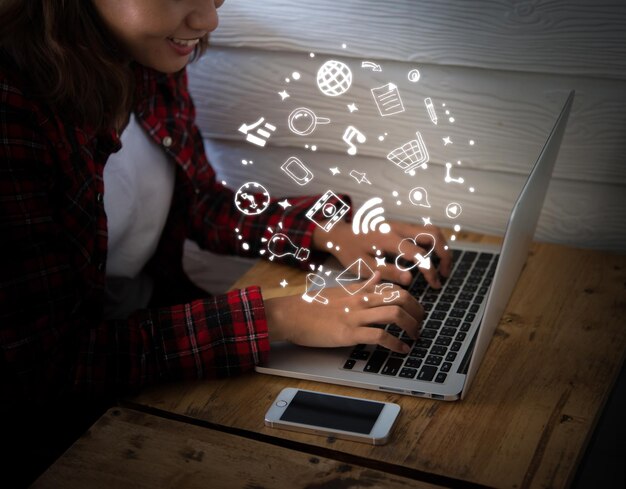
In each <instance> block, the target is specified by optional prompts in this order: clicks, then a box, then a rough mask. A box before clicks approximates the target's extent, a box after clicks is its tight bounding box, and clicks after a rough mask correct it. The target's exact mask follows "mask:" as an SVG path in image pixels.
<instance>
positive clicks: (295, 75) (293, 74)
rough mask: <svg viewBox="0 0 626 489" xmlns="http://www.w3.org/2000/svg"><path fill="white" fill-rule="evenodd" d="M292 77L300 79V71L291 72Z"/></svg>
mask: <svg viewBox="0 0 626 489" xmlns="http://www.w3.org/2000/svg"><path fill="white" fill-rule="evenodd" d="M291 78H293V79H294V80H299V79H300V73H298V72H297V71H294V72H293V73H292V74H291Z"/></svg>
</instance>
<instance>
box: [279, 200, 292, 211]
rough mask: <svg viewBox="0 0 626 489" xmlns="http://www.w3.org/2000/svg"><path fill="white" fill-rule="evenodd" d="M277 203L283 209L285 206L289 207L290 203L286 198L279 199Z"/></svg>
mask: <svg viewBox="0 0 626 489" xmlns="http://www.w3.org/2000/svg"><path fill="white" fill-rule="evenodd" d="M278 205H279V206H281V207H282V208H283V209H286V208H287V207H291V204H290V203H289V201H288V200H287V199H285V200H281V201H280V202H279V203H278Z"/></svg>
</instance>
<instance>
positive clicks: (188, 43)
mask: <svg viewBox="0 0 626 489" xmlns="http://www.w3.org/2000/svg"><path fill="white" fill-rule="evenodd" d="M168 39H169V40H170V41H171V42H173V43H174V44H176V45H178V46H183V47H193V46H195V45H196V44H198V43H199V42H200V39H199V38H196V39H179V38H176V37H168Z"/></svg>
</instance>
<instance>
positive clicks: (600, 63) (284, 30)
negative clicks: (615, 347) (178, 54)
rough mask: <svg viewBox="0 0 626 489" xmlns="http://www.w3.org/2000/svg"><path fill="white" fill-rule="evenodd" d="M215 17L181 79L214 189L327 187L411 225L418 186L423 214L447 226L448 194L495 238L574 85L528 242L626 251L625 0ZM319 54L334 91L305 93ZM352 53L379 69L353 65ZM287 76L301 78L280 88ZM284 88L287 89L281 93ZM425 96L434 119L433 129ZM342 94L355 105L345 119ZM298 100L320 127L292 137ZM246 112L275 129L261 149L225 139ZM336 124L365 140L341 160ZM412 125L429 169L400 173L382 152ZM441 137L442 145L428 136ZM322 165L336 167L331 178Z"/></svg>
mask: <svg viewBox="0 0 626 489" xmlns="http://www.w3.org/2000/svg"><path fill="white" fill-rule="evenodd" d="M219 13H220V27H219V28H218V30H217V31H216V32H215V33H214V34H213V36H212V39H211V43H212V47H211V49H210V50H209V51H208V52H207V54H206V55H205V56H204V57H203V58H202V59H201V60H199V61H198V62H196V63H195V64H193V65H191V66H190V68H189V73H190V82H191V88H192V94H193V96H194V100H195V102H196V106H197V112H198V122H199V125H200V128H201V130H202V131H203V134H204V136H205V138H207V145H206V146H207V149H208V152H209V157H210V159H211V161H212V163H213V164H214V165H215V167H216V168H217V170H218V174H219V176H220V178H221V179H224V180H225V181H226V182H227V184H228V185H229V186H231V187H233V188H235V187H237V186H239V185H240V184H242V183H243V182H245V181H250V180H257V181H259V182H261V183H263V184H264V185H266V186H267V187H268V189H269V190H270V193H271V194H272V195H276V196H278V195H286V196H288V195H294V194H304V193H306V194H311V193H323V192H324V191H326V190H327V189H329V188H332V189H334V190H335V191H337V192H347V193H349V194H351V195H352V196H353V199H354V201H355V203H357V204H358V203H361V202H363V201H364V200H365V199H366V198H369V197H371V196H374V195H378V196H380V197H382V198H383V199H384V200H385V208H386V214H387V215H388V216H389V217H394V218H401V219H409V220H410V219H416V218H419V217H422V215H425V214H423V213H421V212H420V211H422V210H424V209H423V208H416V207H415V206H413V205H411V204H410V203H409V202H408V190H409V189H410V188H412V187H415V186H418V185H420V186H423V187H424V188H427V189H428V190H429V195H430V202H431V204H432V208H431V209H429V210H428V211H429V212H430V215H431V216H432V219H433V222H434V223H436V224H439V225H442V226H449V225H450V224H452V223H451V221H449V220H448V219H447V218H446V216H445V214H444V211H443V210H444V208H445V203H446V202H449V201H450V200H455V201H458V202H462V203H463V214H462V215H461V217H459V219H458V223H459V224H461V225H462V227H463V228H464V229H468V230H476V231H482V232H488V233H494V234H502V233H503V232H504V228H505V224H506V219H507V216H508V212H509V210H510V208H511V206H512V204H513V201H514V199H515V196H516V194H517V192H519V189H520V188H521V186H522V185H523V182H524V179H525V175H527V173H528V171H529V170H530V168H531V166H532V164H533V163H534V161H535V159H536V157H537V155H538V153H539V151H540V149H541V147H542V145H543V143H544V142H545V139H546V137H547V134H548V132H549V130H550V128H551V127H552V124H553V122H554V120H555V118H556V116H557V115H558V112H559V110H560V108H561V106H562V103H563V102H564V100H565V98H566V96H567V93H568V91H569V90H570V89H575V90H576V101H575V104H574V107H573V111H572V114H571V117H570V122H569V126H568V129H567V132H566V135H565V138H564V141H563V146H562V149H561V153H560V155H559V160H558V162H557V166H556V168H555V172H554V176H553V180H552V183H551V185H550V189H549V193H548V196H547V198H546V202H545V205H544V209H543V212H542V215H541V219H540V223H539V227H538V230H537V235H536V239H538V240H541V241H550V242H557V243H565V244H569V245H572V246H576V247H592V248H597V249H606V250H613V251H621V252H624V251H626V1H624V0H609V1H604V2H597V1H593V0H579V1H576V2H572V1H566V0H551V1H548V0H534V1H513V0H480V1H477V0H474V1H471V2H469V1H463V0H457V1H452V0H445V1H442V0H437V1H434V0H432V1H417V0H394V1H382V0H377V1H374V0H342V1H336V0H316V1H315V2H308V1H290V0H266V1H258V0H227V1H226V3H225V4H224V6H223V7H222V8H221V9H220V11H219ZM343 43H345V44H346V47H345V48H343V47H342V44H343ZM311 52H313V53H315V57H314V58H311V57H310V56H309V53H311ZM328 59H337V60H341V61H343V62H345V63H346V64H347V65H348V66H349V67H350V68H351V70H352V72H353V74H354V82H353V85H352V87H351V88H350V90H349V91H348V92H347V93H346V94H344V95H342V96H340V97H326V96H324V95H322V93H321V92H320V91H319V90H318V89H317V87H316V83H315V74H316V72H317V69H318V68H319V66H320V65H321V64H322V63H323V62H324V61H326V60H328ZM363 60H370V61H374V62H376V63H378V64H380V65H381V67H382V70H383V71H382V72H379V73H375V72H372V71H371V70H366V69H362V68H361V62H362V61H363ZM414 68H417V69H419V70H420V73H421V75H422V76H421V78H420V80H419V82H417V83H411V82H410V81H409V80H408V79H407V73H408V72H409V71H410V70H411V69H414ZM294 71H297V72H299V73H300V74H301V78H300V79H299V80H292V81H291V82H290V83H286V82H285V78H286V77H291V74H292V73H293V72H294ZM390 81H393V82H395V83H396V84H397V85H398V88H399V90H400V92H401V95H402V99H403V102H404V105H405V107H406V109H407V110H406V111H405V112H404V113H402V114H398V115H394V116H391V117H384V118H382V117H380V115H379V114H378V112H377V109H376V107H375V105H374V103H373V99H372V96H371V93H370V89H371V88H372V87H376V86H379V85H382V84H384V83H387V82H390ZM283 89H286V90H287V91H288V92H289V94H290V97H289V98H288V99H286V100H285V101H284V102H283V101H281V97H280V96H279V95H278V92H279V91H281V90H283ZM425 97H431V98H432V100H433V101H434V102H435V105H436V110H437V112H438V113H439V115H440V120H439V123H438V124H437V125H436V126H435V125H433V124H432V123H431V122H430V120H429V119H428V117H427V115H426V111H425V110H424V102H423V100H424V98H425ZM352 102H354V103H355V104H356V105H357V106H358V108H359V110H358V112H355V113H352V114H351V113H350V112H349V110H348V108H347V104H350V103H352ZM442 103H445V104H446V107H445V108H443V107H442V106H441V104H442ZM300 106H305V107H309V108H311V109H313V110H314V111H315V113H316V114H317V115H318V116H321V117H328V118H330V119H331V120H332V123H331V124H328V125H324V126H322V125H320V126H318V128H317V129H316V131H315V132H314V134H312V135H310V136H307V137H300V136H297V135H294V134H293V133H291V132H290V131H289V130H288V128H287V116H288V114H289V113H290V111H291V110H292V109H293V108H295V107H300ZM445 109H448V110H450V112H451V113H450V115H451V116H453V117H454V118H455V122H454V123H453V124H452V123H450V122H449V121H447V120H446V119H445V118H444V117H443V112H444V110H445ZM261 116H264V117H265V118H266V119H267V120H268V121H270V122H272V123H274V124H275V125H276V126H278V129H277V131H276V133H275V134H273V135H272V137H271V138H270V140H269V142H268V144H267V145H266V147H264V148H260V147H258V146H255V145H252V144H250V143H248V142H246V141H245V138H244V136H243V135H242V134H240V133H239V132H237V129H238V127H239V126H240V125H241V124H242V123H244V122H246V123H252V122H254V121H256V120H257V119H258V118H259V117H261ZM350 124H352V125H354V126H356V127H357V128H358V129H359V130H361V131H362V132H363V133H364V134H366V136H367V142H366V143H365V144H362V145H358V154H357V155H356V156H348V155H347V153H346V149H347V146H346V144H345V143H344V142H343V141H342V138H341V136H342V134H343V130H344V129H345V128H346V127H347V125H350ZM416 130H419V131H420V132H421V133H422V134H423V136H424V139H425V141H426V143H427V146H428V148H429V151H430V156H431V162H430V164H429V169H428V170H427V171H421V172H419V173H418V174H417V175H416V176H415V177H407V175H405V174H404V173H403V172H402V171H401V170H399V169H398V168H396V167H395V166H394V165H393V164H391V163H390V162H389V161H387V160H386V154H387V153H388V152H389V151H390V149H393V148H394V147H396V146H399V145H401V144H403V143H404V142H406V141H408V140H409V139H411V138H412V137H413V136H414V134H415V131H416ZM385 132H386V133H387V134H388V135H387V137H386V138H385V140H384V141H382V142H381V141H379V140H378V136H379V135H382V134H384V133H385ZM447 135H450V136H451V138H452V140H453V142H454V143H453V145H451V146H444V145H443V143H442V140H441V138H442V137H444V136H447ZM469 139H474V140H475V141H476V144H475V145H474V146H469V144H468V141H469ZM305 144H309V145H313V144H315V145H316V146H317V148H318V149H317V151H315V152H312V151H310V150H308V149H306V148H305ZM292 155H294V156H298V157H299V158H300V159H301V160H303V161H304V162H305V163H306V164H307V166H309V168H310V169H311V170H312V171H313V173H314V174H315V177H314V179H313V181H311V182H310V183H309V184H308V185H306V186H304V187H299V186H297V185H295V184H294V182H293V181H291V180H290V179H289V178H288V177H287V176H286V175H285V174H284V173H283V172H282V171H280V168H279V167H280V165H281V164H282V162H283V161H285V159H286V158H287V157H289V156H292ZM242 159H246V160H252V161H254V164H253V165H246V166H244V165H242V163H241V161H242ZM457 160H462V162H463V164H462V165H461V166H460V167H458V168H457V169H458V172H459V173H458V174H462V176H463V177H464V178H465V180H466V182H467V185H464V186H454V185H451V184H446V183H444V181H443V176H444V174H445V166H444V164H445V162H447V161H457ZM335 166H336V167H339V168H340V169H341V171H342V174H341V175H337V176H333V175H332V174H331V173H330V171H329V168H330V167H335ZM352 169H356V170H359V171H361V172H366V173H367V175H368V178H369V179H370V180H371V181H372V182H373V185H372V186H367V185H365V184H362V185H358V184H357V183H356V182H355V181H354V180H352V179H351V178H349V177H348V175H347V174H348V173H349V171H350V170H352ZM470 185H472V186H474V187H475V188H476V191H475V192H474V193H470V192H468V190H467V188H468V187H469V186H470ZM394 190H395V191H398V192H399V194H400V196H399V199H400V200H401V201H402V205H396V203H395V202H396V200H398V199H396V198H394V197H393V196H392V192H393V191H394ZM455 223H456V221H455Z"/></svg>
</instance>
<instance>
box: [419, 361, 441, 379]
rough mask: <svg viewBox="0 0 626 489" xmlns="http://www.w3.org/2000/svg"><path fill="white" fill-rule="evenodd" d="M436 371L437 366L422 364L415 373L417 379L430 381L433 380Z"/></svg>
mask: <svg viewBox="0 0 626 489" xmlns="http://www.w3.org/2000/svg"><path fill="white" fill-rule="evenodd" d="M436 373H437V367H434V366H432V365H424V366H423V367H422V369H421V370H420V373H419V374H417V379H418V380H425V381H427V382H430V381H431V380H433V377H434V376H435V374H436Z"/></svg>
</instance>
